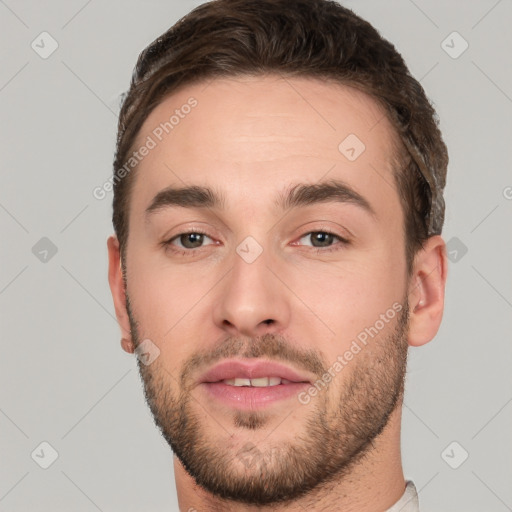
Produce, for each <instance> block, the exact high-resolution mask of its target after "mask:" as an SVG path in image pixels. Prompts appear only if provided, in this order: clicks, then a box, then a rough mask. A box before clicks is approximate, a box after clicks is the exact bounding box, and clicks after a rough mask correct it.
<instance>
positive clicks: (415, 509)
mask: <svg viewBox="0 0 512 512" xmlns="http://www.w3.org/2000/svg"><path fill="white" fill-rule="evenodd" d="M386 512H420V505H419V502H418V493H417V491H416V487H415V485H414V483H413V482H412V481H411V480H407V481H406V486H405V492H404V493H403V494H402V497H401V498H400V499H399V500H398V501H397V502H396V503H395V504H394V505H393V506H392V507H391V508H388V509H387V510H386Z"/></svg>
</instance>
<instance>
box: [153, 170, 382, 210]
mask: <svg viewBox="0 0 512 512" xmlns="http://www.w3.org/2000/svg"><path fill="white" fill-rule="evenodd" d="M329 202H339V203H349V204H354V205H356V206H358V207H360V208H361V209H362V210H364V211H366V212H367V213H368V214H370V215H371V216H373V217H375V216H376V214H375V210H374V209H373V208H372V206H371V204H370V203H369V202H368V200H367V199H365V198H364V197H363V196H362V195H361V194H359V192H356V191H355V190H354V189H353V188H352V187H350V186H349V185H347V184H346V183H344V182H343V181H340V180H334V179H333V180H329V181H323V182H319V183H313V184H308V183H299V184H296V185H293V186H292V187H290V188H288V189H287V190H285V191H284V192H281V193H280V194H278V196H277V198H276V200H275V202H274V204H275V205H276V206H277V207H278V208H281V209H283V210H289V209H291V208H299V207H303V206H309V205H313V204H321V203H329ZM224 205H225V200H224V196H223V195H222V194H220V193H218V192H216V191H215V190H214V189H212V188H210V187H207V186H199V185H193V186H188V187H175V186H172V185H171V186H169V187H167V188H165V189H163V190H161V191H160V192H158V193H157V194H156V196H155V197H154V198H153V200H152V201H151V204H150V205H149V206H148V207H147V208H146V212H145V216H146V220H148V219H149V218H150V217H151V215H152V214H154V213H156V212H157V211H161V210H163V209H165V208H170V207H176V206H178V207H182V208H214V209H223V208H224Z"/></svg>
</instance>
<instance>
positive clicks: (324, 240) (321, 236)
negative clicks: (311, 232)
mask: <svg viewBox="0 0 512 512" xmlns="http://www.w3.org/2000/svg"><path fill="white" fill-rule="evenodd" d="M332 236H333V235H331V234H330V233H323V232H321V231H319V232H317V233H315V236H314V237H313V240H314V241H315V242H319V245H316V247H325V246H328V245H329V244H330V242H332ZM313 245H315V244H314V243H313Z"/></svg>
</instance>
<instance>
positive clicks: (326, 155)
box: [132, 76, 396, 210]
mask: <svg viewBox="0 0 512 512" xmlns="http://www.w3.org/2000/svg"><path fill="white" fill-rule="evenodd" d="M191 105H192V106H191ZM395 137H396V135H395V133H394V130H393V127H392V125H391V124H390V122H389V120H388V119H387V116H386V115H385V112H384V109H383V108H382V107H381V106H380V105H379V104H378V102H377V101H376V100H375V99H373V98H372V97H370V96H369V95H367V94H365V93H363V92H361V91H359V90H357V89H355V88H353V87H350V86H346V85H340V84H335V83H332V82H324V81H320V80H318V79H311V78H283V77H276V76H264V77H263V76H260V77H239V78H229V79H215V80H213V81H212V82H210V83H208V82H204V83H197V84H194V85H190V86H185V87H183V88H182V89H180V90H179V91H177V92H176V93H174V94H171V95H170V96H168V97H167V98H166V99H165V100H164V101H163V102H162V103H161V104H160V105H158V106H157V107H156V108H155V109H154V110H153V112H152V113H151V114H150V115H149V116H148V118H147V119H146V121H145V122H144V124H143V126H142V128H141V130H140V132H139V134H138V137H137V142H136V144H135V148H139V147H142V146H143V145H145V144H147V142H148V141H149V140H150V139H151V141H152V143H151V146H152V148H151V150H150V151H149V152H147V154H146V156H144V158H142V159H141V161H140V163H139V164H138V166H137V170H136V175H135V183H134V188H133V192H134V193H133V194H132V200H133V202H134V207H138V208H139V209H140V210H142V209H143V208H144V207H145V205H146V206H147V204H148V203H149V202H150V201H151V199H152V197H153V196H154V195H155V194H156V193H157V192H158V191H159V190H161V189H163V188H165V187H167V186H169V185H171V184H174V185H180V186H183V185H185V184H186V185H194V184H201V185H210V186H212V187H215V188H217V189H219V188H225V187H227V188H228V189H231V190H236V191H237V195H236V198H238V199H240V198H242V197H245V198H247V196H248V195H250V196H251V197H256V196H258V195H259V194H262V195H265V194H268V193H270V189H272V190H276V189H279V190H283V188H284V187H285V185H286V184H290V183H298V182H310V183H311V182H315V181H318V180H319V179H321V178H322V177H324V176H326V177H327V178H340V179H342V180H344V181H347V182H348V183H350V184H351V185H352V186H353V187H354V188H355V189H356V190H360V191H361V192H362V191H363V190H364V189H365V188H372V187H373V188H375V187H376V186H378V187H380V188H383V190H382V192H383V193H384V194H383V195H384V196H386V194H387V195H389V194H391V193H392V192H394V193H395V195H396V191H393V190H388V191H386V190H384V189H385V188H391V189H393V188H394V181H393V178H392V170H391V156H392V154H393V147H394V141H395ZM273 195H275V194H273ZM228 196H229V194H228ZM236 198H235V197H233V198H232V199H236ZM377 199H378V198H377ZM384 199H385V197H384ZM135 203H136V204H135ZM136 205H137V206H136Z"/></svg>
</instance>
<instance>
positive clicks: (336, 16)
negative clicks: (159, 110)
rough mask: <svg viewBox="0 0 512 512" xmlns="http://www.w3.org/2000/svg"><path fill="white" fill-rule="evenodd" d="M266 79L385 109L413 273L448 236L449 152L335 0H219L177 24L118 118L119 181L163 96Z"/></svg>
mask: <svg viewBox="0 0 512 512" xmlns="http://www.w3.org/2000/svg"><path fill="white" fill-rule="evenodd" d="M264 74H278V75H281V76H287V77H290V76H302V77H310V78H317V79H321V80H334V81H335V82H337V83H340V84H344V85H349V86H352V87H356V88H358V89H359V90H362V91H363V92H365V93H367V94H369V95H371V96H372V97H373V98H374V99H375V100H377V101H378V102H379V103H380V104H381V105H382V106H383V107H384V109H385V111H386V113H387V115H388V118H389V120H390V121H391V123H392V124H393V126H394V127H395V129H396V134H395V135H398V140H399V141H400V143H399V144H398V145H397V147H395V148H393V157H394V158H393V164H394V165H393V168H394V174H395V180H396V184H397V189H398V192H399V195H400V198H401V202H402V208H403V211H404V218H405V222H404V234H405V240H406V258H407V264H408V270H409V271H410V270H411V265H412V261H413V258H414V255H415V254H416V252H417V251H418V250H419V249H420V248H421V247H422V246H423V243H424V241H425V240H426V239H427V238H428V237H429V236H432V235H434V234H440V233H441V230H442V226H443V222H444V209H445V208H444V200H443V189H444V186H445V183H446V170H447V166H448V153H447V149H446V145H445V143H444V142H443V139H442V137H441V132H440V130H439V128H438V122H439V121H438V118H437V114H436V112H435V110H434V108H433V107H432V105H431V103H430V102H429V100H428V98H427V97H426V95H425V91H424V90H423V88H422V86H421V85H420V83H419V82H418V81H417V80H416V79H414V78H413V77H412V76H411V74H410V73H409V70H408V69H407V66H406V65H405V63H404V61H403V59H402V57H401V55H400V54H399V53H398V52H397V50H396V49H395V47H394V46H393V45H392V44H391V43H389V42H388V41H387V40H385V39H384V38H382V37H381V36H380V34H379V33H378V32H377V30H376V29H375V28H373V27H372V25H370V24H369V23H368V22H367V21H365V20H363V19H361V18H360V17H358V16H357V15H356V14H354V13H353V12H352V11H351V10H350V9H347V8H345V7H342V6H341V5H340V4H338V3H337V2H334V1H330V0H214V1H212V2H208V3H205V4H202V5H200V6H199V7H197V8H196V9H194V10H193V11H191V12H190V13H189V14H188V15H186V16H185V17H183V18H182V19H180V20H179V21H178V22H177V23H176V24H175V25H174V26H173V27H171V28H170V29H169V30H168V31H167V32H165V33H164V34H163V35H162V36H160V37H159V38H158V39H156V40H155V41H154V42H153V43H151V44H150V45H149V46H148V47H147V48H146V49H145V50H144V51H143V52H142V53H141V54H140V56H139V58H138V61H137V64H136V67H135V69H134V72H133V76H132V80H131V84H130V88H129V90H128V92H127V93H126V95H125V97H124V100H123V103H122V107H121V112H120V116H119V125H118V136H117V147H116V154H115V159H114V177H116V176H117V177H118V172H119V170H120V169H121V168H122V167H123V166H124V165H125V163H126V161H127V159H128V158H129V154H130V152H131V151H132V150H133V145H134V143H135V139H136V137H137V134H138V132H139V130H140V128H141V126H142V124H143V122H144V121H145V120H146V118H147V117H148V116H149V114H150V113H151V112H152V110H153V109H154V108H155V107H156V106H158V105H159V104H160V103H161V102H162V101H163V99H164V98H165V97H166V96H168V95H169V94H171V93H173V92H176V91H177V89H178V88H181V87H182V86H185V85H190V84H192V83H197V82H199V81H204V80H209V79H214V78H216V77H234V76H243V75H264ZM133 178H134V176H133V172H131V173H129V174H128V175H126V177H124V178H123V179H115V180H114V200H113V217H112V220H113V224H114V229H115V232H116V235H117V237H118V239H119V243H120V248H121V254H122V256H123V260H124V256H125V254H126V252H125V251H126V247H127V243H128V211H129V203H130V191H131V188H132V185H131V184H132V183H133Z"/></svg>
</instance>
